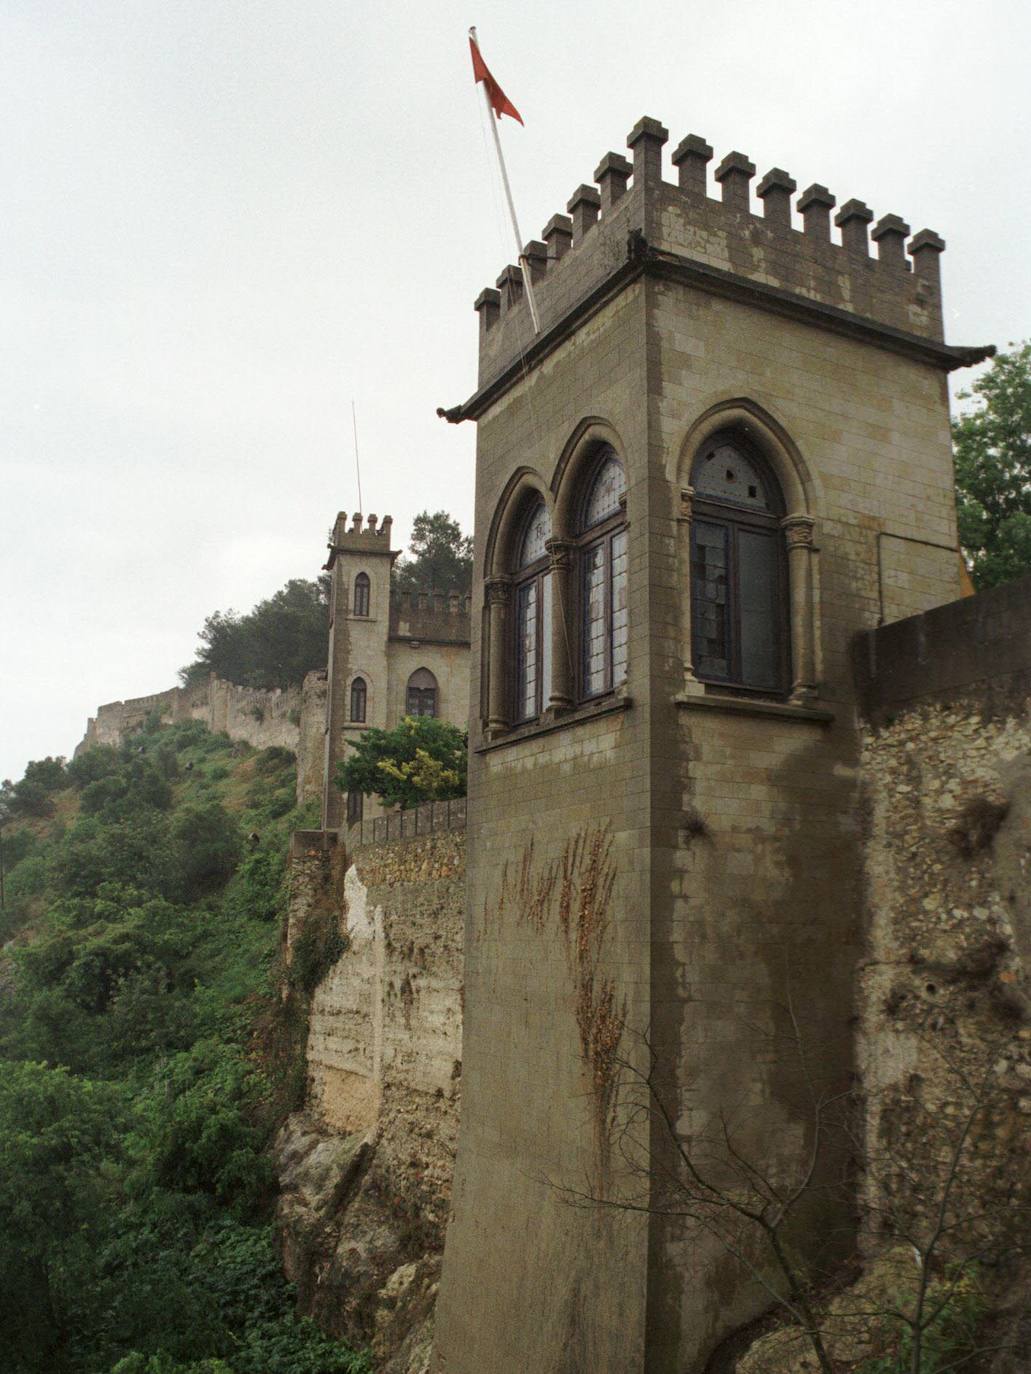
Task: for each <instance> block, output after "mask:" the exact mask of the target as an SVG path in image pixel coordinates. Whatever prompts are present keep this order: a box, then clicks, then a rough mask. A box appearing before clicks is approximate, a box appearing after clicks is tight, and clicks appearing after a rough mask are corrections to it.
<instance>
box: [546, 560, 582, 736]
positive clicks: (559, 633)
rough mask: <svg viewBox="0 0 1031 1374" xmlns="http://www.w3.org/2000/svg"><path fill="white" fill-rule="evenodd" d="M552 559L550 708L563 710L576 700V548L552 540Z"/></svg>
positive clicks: (548, 704)
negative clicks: (574, 585) (574, 580)
mask: <svg viewBox="0 0 1031 1374" xmlns="http://www.w3.org/2000/svg"><path fill="white" fill-rule="evenodd" d="M545 548H546V549H547V550H548V554H549V556H550V558H551V695H550V696H549V698H548V701H547V702H546V703H545V704H546V706H548V707H550V708H551V710H553V711H561V710H564V709H565V708H567V707H569V706H572V704H573V700H574V673H573V648H572V646H573V645H574V644H575V643H576V626H575V625H574V623H573V614H574V612H573V601H574V592H573V567H574V562H575V559H574V550H575V549H576V545H575V544H574V543H573V542H572V540H569V539H549V540H548V541H547V543H546V545H545Z"/></svg>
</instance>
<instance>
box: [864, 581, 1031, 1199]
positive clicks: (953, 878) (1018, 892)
mask: <svg viewBox="0 0 1031 1374" xmlns="http://www.w3.org/2000/svg"><path fill="white" fill-rule="evenodd" d="M859 663H860V668H861V672H862V676H863V679H864V682H865V690H866V705H867V711H868V713H869V717H870V722H871V723H870V725H869V727H868V729H867V731H866V733H865V735H864V741H863V753H862V773H863V779H864V789H865V794H866V799H867V806H868V827H869V831H868V837H867V846H866V886H867V898H866V900H867V940H868V947H867V957H866V960H865V962H864V964H863V966H862V971H861V976H860V987H859V991H860V1002H859V1010H860V1027H861V1036H860V1068H861V1071H862V1074H863V1082H864V1087H865V1091H866V1095H867V1100H868V1102H869V1111H868V1119H867V1123H866V1131H867V1150H868V1153H869V1154H870V1155H871V1156H874V1155H876V1156H882V1155H884V1154H885V1152H886V1151H891V1152H892V1153H894V1154H896V1155H900V1156H901V1157H902V1158H903V1159H904V1160H905V1162H906V1163H908V1164H909V1165H910V1166H911V1167H913V1168H914V1169H915V1170H917V1171H918V1173H920V1172H923V1173H925V1174H926V1170H927V1169H928V1168H930V1167H932V1165H930V1164H929V1163H928V1161H926V1160H925V1159H924V1158H923V1156H924V1154H925V1153H926V1152H927V1151H928V1150H929V1149H931V1148H932V1146H933V1141H931V1140H930V1139H929V1138H928V1132H927V1130H926V1128H925V1125H924V1120H925V1109H926V1107H927V1105H928V1104H930V1105H931V1106H932V1108H934V1109H935V1111H938V1110H939V1109H940V1111H941V1113H944V1114H945V1116H946V1117H947V1116H948V1115H949V1114H952V1115H954V1116H956V1117H957V1119H958V1118H961V1117H962V1113H963V1111H964V1106H963V1103H964V1099H965V1092H964V1090H963V1088H962V1084H961V1082H960V1075H962V1076H964V1077H966V1078H967V1079H969V1080H970V1081H974V1080H975V1079H977V1077H978V1074H979V1073H983V1070H984V1066H985V1064H989V1065H990V1068H991V1077H990V1079H989V1087H990V1089H991V1091H992V1093H993V1094H996V1093H997V1094H998V1095H999V1096H1000V1101H1001V1102H1004V1103H1008V1107H1009V1110H1010V1111H1016V1112H1017V1113H1018V1114H1023V1120H1022V1121H1021V1120H1019V1119H1016V1118H1012V1117H1011V1118H1009V1119H1007V1113H1006V1112H1004V1113H1003V1114H1002V1116H1001V1117H1000V1118H999V1119H998V1120H995V1121H994V1122H993V1124H992V1132H993V1144H992V1155H993V1162H994V1163H995V1164H1001V1163H1003V1162H1004V1161H1006V1160H1007V1159H1008V1160H1009V1165H1008V1167H1007V1171H1006V1173H1007V1178H1008V1181H1009V1182H1010V1183H1014V1184H1017V1183H1022V1184H1023V1185H1024V1186H1025V1187H1027V1186H1028V1185H1029V1183H1031V1180H1029V1179H1028V1177H1027V1164H1026V1158H1025V1156H1026V1140H1027V1138H1028V1128H1029V1126H1031V1096H1028V1095H1027V1089H1028V1086H1029V1084H1031V1026H1029V1025H1028V1024H1027V1023H1028V1011H1029V1007H1031V1003H1029V1000H1028V993H1029V991H1031V987H1029V972H1031V578H1025V579H1023V580H1022V581H1020V582H1016V583H1012V584H1011V585H1009V586H1007V587H1003V588H999V589H998V590H996V591H994V592H991V593H985V594H982V595H980V596H978V597H975V598H972V599H970V600H966V601H960V602H955V603H953V604H952V605H949V606H943V607H941V608H939V609H938V610H935V611H931V612H928V613H927V614H926V615H922V616H914V617H913V618H911V619H910V620H907V621H903V622H901V623H900V624H897V625H892V626H886V627H884V628H882V629H880V630H877V631H875V632H874V633H872V634H870V635H867V636H865V637H864V641H863V642H862V643H861V645H860V649H859ZM985 1129H987V1127H985ZM975 1162H976V1161H975ZM981 1173H982V1170H981V1169H980V1166H977V1167H974V1163H972V1165H971V1171H970V1177H969V1179H968V1180H967V1182H968V1183H969V1186H970V1187H971V1188H974V1187H976V1188H978V1189H982V1188H983V1187H984V1180H983V1178H982V1177H981V1176H980V1175H981ZM870 1186H874V1187H876V1186H879V1185H878V1183H877V1181H876V1180H871V1185H870Z"/></svg>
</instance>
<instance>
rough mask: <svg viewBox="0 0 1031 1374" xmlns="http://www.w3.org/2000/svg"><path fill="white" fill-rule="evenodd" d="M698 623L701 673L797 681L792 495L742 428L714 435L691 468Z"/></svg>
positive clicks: (764, 682)
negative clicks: (790, 554)
mask: <svg viewBox="0 0 1031 1374" xmlns="http://www.w3.org/2000/svg"><path fill="white" fill-rule="evenodd" d="M691 485H692V487H693V488H694V502H693V521H692V530H691V627H692V634H691V638H692V641H693V643H692V651H693V662H694V669H695V672H696V674H697V675H698V677H699V678H700V679H702V680H703V681H706V682H719V683H723V684H725V685H727V686H728V687H739V688H747V689H752V690H753V691H765V692H786V691H787V690H788V687H789V685H790V680H791V679H790V673H789V639H790V635H789V621H788V587H787V568H786V557H785V548H784V534H783V530H782V526H781V517H782V516H783V514H784V498H783V495H782V494H781V490H780V487H779V485H778V483H777V480H776V478H775V477H774V475H773V473H772V472H771V470H770V468H769V466H768V465H767V463H766V462H765V461H764V460H763V458H762V456H761V455H760V454H759V453H758V452H757V450H756V449H755V448H754V447H753V446H752V445H750V444H749V443H748V441H747V440H746V439H745V438H744V437H743V436H742V435H740V434H738V433H737V432H735V431H733V430H730V431H727V430H724V431H722V432H720V433H718V434H715V435H713V436H712V438H711V439H709V440H708V441H707V442H706V443H705V444H704V446H703V447H702V449H701V451H700V452H699V454H698V456H697V458H696V459H695V461H694V466H693V468H692V471H691Z"/></svg>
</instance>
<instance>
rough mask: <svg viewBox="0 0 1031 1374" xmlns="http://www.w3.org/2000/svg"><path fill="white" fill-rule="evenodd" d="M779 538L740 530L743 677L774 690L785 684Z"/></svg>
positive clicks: (739, 569) (739, 579) (738, 547)
mask: <svg viewBox="0 0 1031 1374" xmlns="http://www.w3.org/2000/svg"><path fill="white" fill-rule="evenodd" d="M778 541H779V535H777V534H775V533H774V532H773V531H772V530H749V529H739V530H738V532H737V552H738V581H739V590H738V603H739V612H738V613H739V615H740V618H741V678H742V681H744V682H747V683H750V684H751V685H753V686H755V687H769V688H771V689H775V688H777V687H779V686H780V685H781V665H780V642H779V641H780V605H781V598H780V566H779V560H778V557H777V544H778Z"/></svg>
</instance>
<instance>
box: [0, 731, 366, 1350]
mask: <svg viewBox="0 0 1031 1374" xmlns="http://www.w3.org/2000/svg"><path fill="white" fill-rule="evenodd" d="M294 786H295V780H294V767H293V756H292V755H291V754H289V753H288V752H287V751H286V750H281V749H266V750H264V751H262V752H260V753H258V752H255V751H254V750H252V749H250V748H249V747H248V746H246V745H242V744H232V743H231V742H230V741H229V740H228V738H226V737H224V736H220V737H216V736H213V735H210V734H208V733H207V732H206V731H205V730H204V729H203V727H201V726H199V725H198V724H196V723H192V722H191V723H189V724H184V725H178V726H175V727H172V728H171V729H167V730H160V731H159V730H155V731H150V732H145V733H143V734H141V735H139V736H136V737H134V738H133V739H132V740H131V741H130V742H129V743H128V744H126V745H125V746H123V747H122V748H121V749H117V750H116V749H111V748H97V749H93V750H91V751H90V752H88V753H87V754H85V755H83V756H81V757H80V758H78V759H76V760H74V761H73V762H72V763H71V764H69V765H68V767H67V768H65V767H64V765H63V763H62V762H61V761H60V760H53V759H51V760H45V761H43V762H42V763H39V764H33V765H30V767H29V769H28V770H27V771H26V777H25V779H22V781H21V782H20V783H17V784H6V785H5V787H4V789H3V793H2V796H0V808H2V811H3V815H4V853H5V859H6V867H7V875H6V904H5V908H4V910H3V912H2V913H0V922H2V924H0V938H2V939H3V940H4V941H5V942H6V943H5V948H4V951H3V954H2V955H0V1237H2V1241H0V1329H2V1330H3V1334H4V1355H3V1361H2V1363H3V1368H4V1371H5V1374H39V1371H41V1370H47V1371H48V1374H49V1372H52V1374H108V1371H116V1374H360V1371H365V1370H367V1369H368V1364H367V1361H366V1359H365V1357H364V1356H361V1355H358V1354H355V1353H354V1352H352V1351H350V1350H348V1349H347V1348H346V1347H344V1346H341V1345H340V1344H338V1343H337V1342H335V1341H331V1340H329V1339H328V1338H327V1337H325V1336H323V1335H322V1334H321V1333H320V1332H319V1331H318V1330H317V1329H316V1328H315V1327H314V1326H313V1325H312V1324H311V1323H310V1322H307V1321H305V1320H302V1319H298V1318H297V1317H296V1316H295V1315H294V1312H293V1305H292V1294H291V1292H290V1289H289V1287H288V1285H287V1284H286V1283H285V1281H284V1280H283V1278H282V1275H281V1272H280V1268H279V1264H278V1261H277V1256H276V1252H275V1247H274V1243H273V1236H272V1230H271V1226H270V1215H271V1205H272V1202H273V1199H274V1178H273V1172H272V1167H271V1163H270V1159H269V1156H268V1153H267V1147H268V1145H269V1142H270V1138H271V1135H272V1134H273V1132H274V1131H275V1129H276V1127H277V1125H278V1123H279V1122H280V1121H281V1120H282V1118H283V1116H284V1114H285V1113H286V1112H287V1111H289V1110H291V1109H292V1108H293V1107H294V1106H296V1105H298V1104H297V1101H296V1100H292V1099H295V1097H296V1091H297V1089H298V1087H300V1086H301V1082H300V1080H299V1077H298V1075H297V1074H296V1072H295V1073H293V1074H291V1073H289V1072H288V1070H289V1069H290V1067H291V1066H296V1063H297V1062H298V1060H299V1050H300V1038H299V1037H300V1036H301V1035H303V1026H302V1027H300V1028H299V1027H298V1026H297V1025H296V1018H295V1019H294V1021H293V1022H291V1020H290V1019H289V1017H285V1016H284V1015H283V1012H282V1010H281V1004H280V1002H279V999H278V997H276V996H275V995H274V983H275V978H276V970H275V959H276V951H277V947H278V940H279V928H280V920H281V917H282V914H283V913H282V908H283V901H284V893H283V880H284V864H285V852H286V840H287V835H288V832H289V831H290V830H291V829H293V828H294V827H295V826H298V825H304V824H310V823H311V821H312V818H311V817H309V816H307V815H305V814H304V813H302V812H298V811H296V810H295V809H294Z"/></svg>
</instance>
